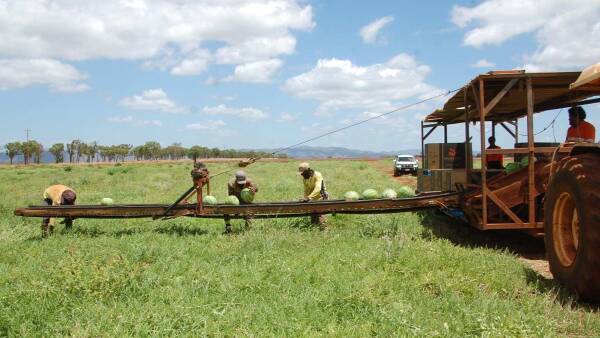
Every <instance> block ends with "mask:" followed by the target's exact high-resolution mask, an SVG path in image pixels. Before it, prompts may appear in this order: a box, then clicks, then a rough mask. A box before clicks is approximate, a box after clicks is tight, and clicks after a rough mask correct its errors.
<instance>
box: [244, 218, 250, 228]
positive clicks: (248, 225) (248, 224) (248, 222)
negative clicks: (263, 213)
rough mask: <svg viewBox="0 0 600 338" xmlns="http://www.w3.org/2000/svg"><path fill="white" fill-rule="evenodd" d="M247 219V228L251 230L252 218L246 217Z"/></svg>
mask: <svg viewBox="0 0 600 338" xmlns="http://www.w3.org/2000/svg"><path fill="white" fill-rule="evenodd" d="M245 221H246V227H245V229H246V230H250V228H252V218H246V219H245Z"/></svg>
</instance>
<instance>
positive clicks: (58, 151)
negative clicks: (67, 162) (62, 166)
mask: <svg viewBox="0 0 600 338" xmlns="http://www.w3.org/2000/svg"><path fill="white" fill-rule="evenodd" d="M48 151H50V153H52V155H53V156H54V162H55V163H62V162H63V161H64V153H65V145H64V144H62V143H55V144H53V145H52V147H50V149H48Z"/></svg>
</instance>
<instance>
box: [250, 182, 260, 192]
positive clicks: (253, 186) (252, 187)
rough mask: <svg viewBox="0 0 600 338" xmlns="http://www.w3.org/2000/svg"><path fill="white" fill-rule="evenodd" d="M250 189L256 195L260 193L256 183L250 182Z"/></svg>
mask: <svg viewBox="0 0 600 338" xmlns="http://www.w3.org/2000/svg"><path fill="white" fill-rule="evenodd" d="M248 188H250V190H252V192H254V193H257V192H258V185H256V183H254V182H253V181H249V184H248Z"/></svg>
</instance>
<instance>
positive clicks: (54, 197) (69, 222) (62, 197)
mask: <svg viewBox="0 0 600 338" xmlns="http://www.w3.org/2000/svg"><path fill="white" fill-rule="evenodd" d="M43 198H44V203H45V204H46V205H53V206H59V205H74V204H75V200H76V199H77V195H76V194H75V191H74V190H73V189H71V188H69V187H67V186H66V185H62V184H56V185H51V186H49V187H48V188H46V190H45V191H44V195H43ZM64 223H65V228H67V229H70V228H71V227H72V226H73V219H71V218H69V217H67V218H65V221H64ZM48 227H49V228H50V233H52V232H53V231H54V219H50V218H49V217H44V219H42V236H43V237H46V236H48Z"/></svg>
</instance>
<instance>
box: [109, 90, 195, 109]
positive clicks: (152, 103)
mask: <svg viewBox="0 0 600 338" xmlns="http://www.w3.org/2000/svg"><path fill="white" fill-rule="evenodd" d="M120 104H121V105H122V106H124V107H127V108H129V109H133V110H151V111H159V112H164V113H186V112H187V111H188V110H187V108H185V107H182V106H179V105H177V104H176V103H175V102H173V101H172V100H171V99H169V97H168V96H167V93H165V92H164V91H163V90H162V89H160V88H159V89H148V90H145V91H144V92H143V93H142V94H141V95H134V96H130V97H126V98H123V99H121V102H120Z"/></svg>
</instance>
